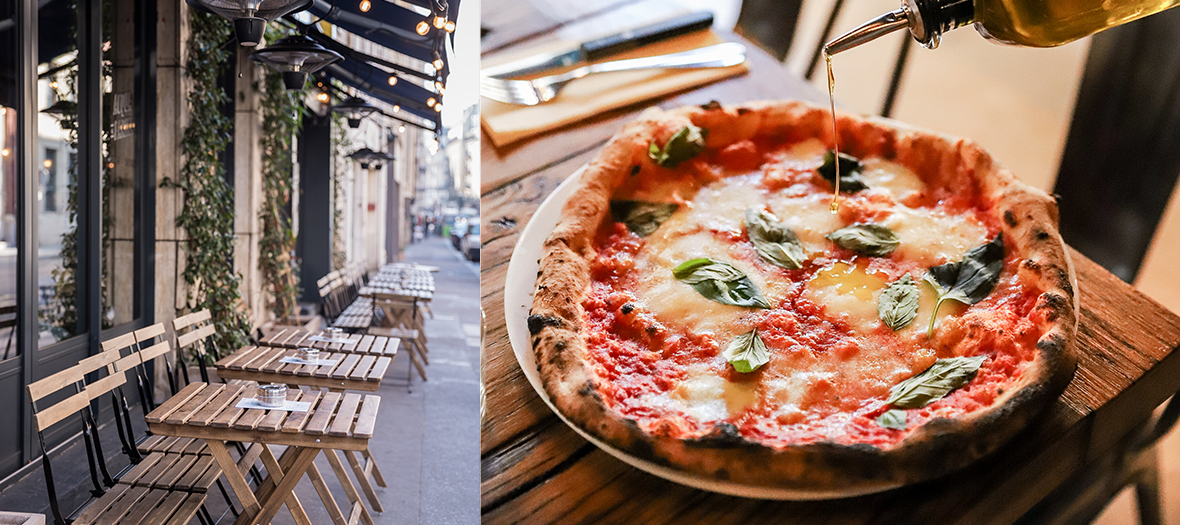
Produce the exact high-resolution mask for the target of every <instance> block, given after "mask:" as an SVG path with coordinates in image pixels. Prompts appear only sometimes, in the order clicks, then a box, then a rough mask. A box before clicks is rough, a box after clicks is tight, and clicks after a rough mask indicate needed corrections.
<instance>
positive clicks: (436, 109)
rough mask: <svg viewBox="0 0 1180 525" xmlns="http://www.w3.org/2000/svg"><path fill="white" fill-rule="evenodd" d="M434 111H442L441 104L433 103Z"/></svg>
mask: <svg viewBox="0 0 1180 525" xmlns="http://www.w3.org/2000/svg"><path fill="white" fill-rule="evenodd" d="M434 112H435V113H442V104H435V105H434Z"/></svg>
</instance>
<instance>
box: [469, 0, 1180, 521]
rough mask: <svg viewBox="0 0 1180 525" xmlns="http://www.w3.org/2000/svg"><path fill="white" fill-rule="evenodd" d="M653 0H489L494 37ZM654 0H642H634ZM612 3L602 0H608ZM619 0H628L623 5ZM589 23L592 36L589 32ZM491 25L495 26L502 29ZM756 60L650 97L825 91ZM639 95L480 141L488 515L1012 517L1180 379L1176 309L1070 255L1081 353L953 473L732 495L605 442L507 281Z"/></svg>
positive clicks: (576, 24) (570, 31)
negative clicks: (1032, 418)
mask: <svg viewBox="0 0 1180 525" xmlns="http://www.w3.org/2000/svg"><path fill="white" fill-rule="evenodd" d="M653 1H654V0H648V1H647V2H631V3H628V4H627V5H626V6H625V8H622V9H615V8H610V9H604V10H603V11H602V12H603V13H604V14H603V15H602V16H599V17H597V18H594V17H591V18H585V13H586V12H587V11H588V10H589V11H598V10H597V9H591V8H589V7H586V6H585V5H584V4H579V3H578V2H574V1H572V0H554V1H552V2H549V4H548V6H547V7H546V8H544V9H542V8H541V7H539V6H537V5H534V4H533V3H530V2H510V1H508V0H488V1H485V2H484V5H483V12H484V13H487V14H488V15H487V16H484V18H483V23H484V24H485V25H486V26H488V29H490V31H491V32H490V33H489V35H488V37H485V38H484V39H483V43H484V45H485V50H487V49H489V47H488V46H489V42H491V45H490V48H491V49H505V48H506V47H510V45H511V46H512V47H517V46H519V47H523V46H524V45H531V44H537V43H543V42H550V41H553V40H556V39H559V38H568V37H569V36H570V35H574V34H586V33H591V32H592V31H593V30H594V26H598V30H599V31H601V29H602V27H609V26H611V24H614V26H617V27H621V24H620V17H625V18H630V25H635V24H640V23H643V21H644V20H643V18H642V16H643V15H645V14H646V16H649V17H652V16H654V17H657V18H663V17H666V16H669V15H671V14H676V13H674V12H671V11H673V10H674V8H673V6H669V5H668V4H667V3H661V4H660V5H659V6H658V8H650V6H651V5H653ZM644 3H646V4H648V6H649V8H648V9H647V10H646V11H642V10H638V9H637V8H635V5H637V4H644ZM596 7H600V6H596ZM616 7H617V6H616ZM579 31H581V32H582V33H579ZM493 35H495V36H493ZM750 60H751V72H750V74H748V75H747V76H744V77H739V78H735V79H731V80H727V81H723V82H719V83H717V84H713V85H710V86H706V87H704V88H701V89H697V90H693V91H690V92H687V93H683V94H679V95H676V96H671V97H667V98H665V99H662V100H659V101H656V102H654V103H653V104H655V105H659V106H661V107H676V106H681V105H689V104H702V103H705V102H708V101H709V100H713V99H716V100H720V101H723V102H727V103H732V102H741V101H746V100H754V99H781V98H802V99H806V100H811V101H813V102H821V103H826V96H825V94H824V93H821V92H819V91H817V90H815V89H814V88H812V87H810V86H807V85H805V84H804V83H803V82H802V81H800V80H799V79H797V78H795V77H793V76H791V75H789V74H787V73H786V72H785V71H784V70H783V69H782V68H781V67H779V65H778V64H777V63H776V62H774V61H773V59H769V57H766V56H765V55H764V54H763V53H761V52H759V51H756V50H751V53H750ZM641 109H642V107H634V108H628V109H626V110H620V111H615V112H611V113H609V114H606V115H601V116H598V117H595V118H593V119H590V120H587V121H585V122H582V123H579V124H577V125H576V126H572V127H569V128H566V129H563V130H559V131H557V132H553V133H548V134H546V135H544V136H541V137H538V138H535V139H530V140H526V141H523V142H521V143H519V144H516V145H513V146H511V147H509V148H502V149H497V148H495V147H494V146H492V145H491V143H490V141H489V140H487V138H486V137H484V140H483V142H482V145H481V156H482V169H483V172H482V173H483V177H482V186H481V193H482V198H481V206H482V210H483V211H482V217H483V221H484V224H483V231H484V237H483V241H482V246H481V258H482V259H483V262H482V264H481V283H482V287H481V290H482V293H483V295H482V298H481V301H482V305H483V309H484V311H485V312H486V314H487V338H486V341H487V342H486V347H485V351H486V356H487V357H486V359H487V361H486V364H485V380H486V386H487V417H486V418H485V420H484V422H483V427H482V440H481V450H482V455H481V457H482V460H481V461H482V465H481V500H482V501H481V506H482V511H483V521H484V522H485V523H516V522H526V523H529V522H535V523H548V522H568V523H577V522H600V523H657V524H658V523H669V524H670V523H694V522H708V523H742V524H745V523H750V522H756V523H787V524H790V523H870V522H871V523H914V522H920V523H1009V522H1012V521H1014V520H1015V519H1017V518H1019V516H1020V515H1021V514H1023V513H1024V512H1025V511H1026V510H1027V509H1029V508H1031V506H1033V505H1034V504H1035V503H1036V502H1038V501H1040V500H1041V499H1042V498H1044V497H1045V496H1046V495H1048V493H1049V492H1051V491H1052V489H1053V488H1054V487H1056V486H1058V485H1059V484H1060V483H1062V482H1063V481H1064V480H1066V479H1068V478H1069V477H1070V476H1072V475H1074V474H1075V473H1076V472H1077V470H1078V469H1079V468H1080V466H1081V465H1082V464H1084V463H1085V461H1087V460H1088V459H1092V458H1094V457H1096V456H1098V455H1100V454H1101V453H1102V452H1103V451H1105V450H1108V449H1109V447H1110V446H1111V445H1112V444H1113V443H1114V442H1115V441H1116V440H1118V439H1120V438H1121V437H1122V436H1125V435H1126V434H1127V433H1128V432H1129V431H1130V430H1131V429H1132V428H1134V427H1135V426H1136V425H1137V424H1138V423H1139V422H1141V421H1143V420H1144V419H1145V418H1146V416H1147V414H1149V413H1150V411H1151V410H1152V409H1154V408H1155V407H1156V406H1157V405H1158V404H1159V403H1160V402H1162V401H1163V400H1165V399H1166V398H1167V397H1168V396H1170V395H1171V394H1172V393H1173V392H1175V391H1176V390H1177V388H1178V387H1180V357H1177V356H1176V355H1175V353H1174V350H1175V349H1176V348H1177V346H1180V318H1178V317H1177V316H1175V315H1173V314H1172V313H1170V312H1168V311H1167V310H1166V309H1164V308H1163V307H1161V306H1159V305H1158V304H1156V303H1154V302H1153V301H1151V300H1150V299H1148V298H1146V297H1145V296H1143V295H1141V294H1139V293H1138V292H1136V291H1135V290H1134V289H1132V288H1131V287H1130V286H1128V285H1127V284H1126V283H1124V282H1122V281H1120V280H1118V279H1117V278H1115V277H1114V276H1112V275H1111V274H1110V273H1109V272H1106V271H1105V270H1103V269H1102V268H1100V267H1098V266H1097V265H1095V264H1094V263H1092V262H1090V261H1089V260H1087V259H1085V258H1084V257H1082V256H1081V255H1080V254H1077V253H1076V252H1074V253H1073V254H1072V256H1073V260H1074V263H1075V266H1076V270H1077V273H1078V281H1079V289H1080V299H1081V305H1082V311H1081V315H1080V326H1079V330H1078V348H1079V350H1080V352H1081V359H1080V362H1079V366H1078V371H1077V374H1076V376H1075V378H1074V380H1073V382H1072V383H1071V384H1070V385H1069V387H1068V388H1067V390H1066V392H1065V393H1064V394H1063V395H1062V397H1061V398H1060V399H1059V400H1057V402H1055V403H1054V404H1053V405H1052V406H1050V407H1049V408H1048V410H1047V411H1046V412H1045V413H1044V414H1043V415H1042V416H1041V417H1040V418H1039V420H1038V421H1037V422H1036V423H1035V424H1033V425H1032V426H1031V427H1030V428H1028V429H1026V430H1025V431H1024V432H1023V433H1021V434H1020V435H1018V436H1017V437H1016V438H1015V439H1014V440H1013V441H1012V442H1011V443H1009V444H1008V445H1006V446H1005V447H1003V448H1001V449H1000V450H999V451H997V452H996V453H995V454H993V455H992V456H990V457H988V458H985V459H984V460H982V461H980V462H978V463H976V464H974V465H972V466H970V467H968V468H966V469H964V470H962V471H959V472H956V473H953V474H951V475H949V476H947V477H945V478H943V479H941V480H936V481H933V482H928V483H922V484H918V485H915V486H910V487H904V488H901V489H898V490H894V491H889V492H886V493H883V494H876V495H869V496H862V497H858V498H853V499H845V500H836V501H817V502H770V501H760V500H749V499H743V498H736V497H730V496H723V495H718V494H713V493H709V492H703V491H699V490H695V489H690V488H687V487H684V486H681V485H678V484H675V483H671V482H668V481H664V480H662V479H660V478H657V477H655V476H651V475H649V474H646V473H644V472H642V471H639V470H637V469H635V468H632V467H630V466H628V465H627V464H625V463H623V462H621V461H619V460H617V459H615V458H613V457H611V456H610V455H608V454H606V453H604V452H602V451H600V450H599V449H597V448H596V447H594V446H593V445H591V444H589V443H587V442H586V441H585V440H583V439H582V438H580V437H579V436H578V435H577V434H576V433H574V432H573V431H572V430H570V429H569V428H568V427H567V426H566V425H565V424H563V423H562V422H561V421H560V420H558V419H557V418H556V416H554V415H553V413H552V412H551V411H550V410H549V409H548V407H547V406H546V405H545V404H544V403H543V402H542V401H541V400H540V398H539V397H538V396H537V395H536V393H535V392H534V391H533V389H532V387H531V386H530V385H529V383H528V381H527V379H526V378H525V377H524V375H523V373H522V372H521V370H520V367H519V365H517V363H516V359H515V357H514V355H513V353H512V349H511V346H510V344H509V341H508V337H507V332H506V329H505V325H504V311H503V304H504V295H503V283H504V278H505V274H506V271H507V263H508V260H509V258H510V257H511V252H512V249H513V247H514V246H515V244H516V242H517V240H518V239H519V234H520V231H521V230H522V229H523V228H524V226H525V225H526V224H527V223H528V220H529V219H530V218H531V216H532V214H533V213H534V212H535V211H536V209H537V207H538V206H539V205H540V203H541V201H542V200H544V198H545V197H547V196H548V195H549V194H550V193H551V192H552V191H553V190H554V189H555V188H556V187H557V185H558V184H559V183H561V182H562V181H563V180H564V179H565V178H567V177H568V176H569V175H570V174H572V173H573V172H574V171H576V170H577V169H578V168H579V167H580V166H581V165H583V164H585V163H586V162H588V161H589V160H590V159H591V158H593V156H594V155H595V154H596V153H597V151H598V149H599V148H600V147H601V145H602V144H603V143H604V142H605V141H606V140H607V139H608V138H609V137H610V136H611V135H612V134H613V133H614V132H616V131H617V130H618V129H619V127H620V126H621V125H622V124H623V123H624V122H626V121H629V120H631V119H633V118H635V115H636V113H637V112H638V111H639V110H641Z"/></svg>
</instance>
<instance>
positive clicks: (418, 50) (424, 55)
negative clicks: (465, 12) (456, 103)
mask: <svg viewBox="0 0 1180 525" xmlns="http://www.w3.org/2000/svg"><path fill="white" fill-rule="evenodd" d="M410 3H412V4H415V5H421V4H423V3H428V2H424V1H412V2H410ZM369 6H370V7H369V10H368V11H367V12H364V11H361V8H360V3H359V2H346V1H333V0H315V1H314V2H313V3H312V5H311V7H310V8H309V11H310V12H311V13H312V14H314V15H316V16H320V17H323V18H324V19H325V20H327V21H329V22H331V23H332V24H333V25H336V26H338V27H340V28H341V29H344V30H345V31H348V32H350V33H353V34H356V35H359V36H361V37H364V38H366V39H369V40H371V41H373V42H375V43H377V44H380V45H382V46H385V47H387V48H389V49H392V50H393V51H396V52H398V53H401V54H403V55H406V56H408V57H411V58H415V59H418V60H421V61H423V62H427V63H429V62H433V61H434V53H435V51H436V49H437V50H438V51H439V53H442V54H444V55H445V50H443V49H441V45H440V44H441V42H440V41H439V40H438V39H437V36H438V32H439V31H440V30H439V29H435V28H434V26H433V25H431V27H430V31H429V32H427V33H426V35H419V34H418V33H417V31H415V28H416V27H417V26H418V23H419V22H423V21H425V22H426V23H428V24H429V23H430V22H431V21H432V20H433V18H432V17H431V16H430V15H423V14H420V13H417V12H414V11H411V10H409V9H406V8H404V7H401V6H399V5H396V4H393V3H390V2H386V1H385V0H374V1H373V2H370V3H369ZM423 9H424V10H429V8H427V7H423ZM447 13H448V14H447V16H448V19H450V20H452V21H454V20H455V18H456V16H457V15H458V13H459V0H449V2H448V5H447ZM449 74H450V64H447V63H446V60H445V59H444V61H443V68H442V71H441V72H440V75H441V76H442V78H443V79H444V80H445V79H446V78H447V76H448V75H449Z"/></svg>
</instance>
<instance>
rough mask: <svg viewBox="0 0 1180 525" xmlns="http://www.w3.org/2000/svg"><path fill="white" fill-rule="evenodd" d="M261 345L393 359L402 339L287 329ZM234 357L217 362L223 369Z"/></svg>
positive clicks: (264, 339)
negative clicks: (330, 341) (323, 339)
mask: <svg viewBox="0 0 1180 525" xmlns="http://www.w3.org/2000/svg"><path fill="white" fill-rule="evenodd" d="M314 337H322V338H325V339H340V340H343V339H347V340H349V341H350V342H348V343H334V342H333V343H329V342H326V341H316V340H313V339H312V338H314ZM259 344H261V345H262V346H265V347H273V348H300V347H311V348H316V349H319V350H320V351H321V352H322V351H325V350H327V351H329V352H333V353H339V354H364V355H376V356H389V357H393V356H394V355H396V354H397V349H398V347H400V346H401V339H398V338H397V337H388V336H384V335H368V334H342V335H340V336H338V337H333V336H331V335H330V334H327V333H325V332H311V331H307V330H301V329H298V328H285V329H282V330H278V331H276V332H274V333H272V334H270V335H268V336H266V337H263V338H262V340H261V341H259ZM239 352H240V350H239ZM234 355H237V352H235V353H234V354H232V355H229V356H226V357H223V358H222V359H220V360H219V361H217V366H218V367H221V366H223V363H228V362H231V361H233V359H232V358H233V356H234ZM280 357H281V356H280Z"/></svg>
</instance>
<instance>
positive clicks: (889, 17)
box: [824, 8, 910, 56]
mask: <svg viewBox="0 0 1180 525" xmlns="http://www.w3.org/2000/svg"><path fill="white" fill-rule="evenodd" d="M909 25H910V17H909V13H908V12H907V10H906V9H905V8H898V9H894V10H893V11H890V12H888V13H885V14H883V15H881V16H879V17H877V18H874V19H872V20H869V21H868V22H865V23H863V24H861V25H860V26H859V27H857V28H856V29H853V30H852V31H849V32H847V33H844V34H843V35H840V36H838V37H836V38H833V39H832V40H831V41H829V42H828V43H827V44H824V53H825V54H827V55H828V56H832V55H834V54H836V53H840V52H842V51H847V50H849V49H852V48H854V47H856V46H859V45H861V44H863V43H865V42H868V41H870V40H876V39H878V38H880V37H882V36H885V35H887V34H889V33H892V32H894V31H897V30H899V29H906V28H908V27H909Z"/></svg>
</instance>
